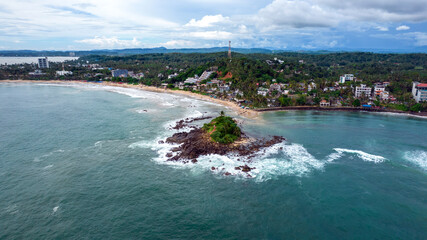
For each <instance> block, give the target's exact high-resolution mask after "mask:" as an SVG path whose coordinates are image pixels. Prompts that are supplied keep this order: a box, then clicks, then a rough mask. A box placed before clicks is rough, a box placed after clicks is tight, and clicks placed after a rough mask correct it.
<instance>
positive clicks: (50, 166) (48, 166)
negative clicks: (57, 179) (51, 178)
mask: <svg viewBox="0 0 427 240" xmlns="http://www.w3.org/2000/svg"><path fill="white" fill-rule="evenodd" d="M52 167H53V164H50V165H47V166H46V167H44V168H43V169H44V170H46V169H49V168H52Z"/></svg>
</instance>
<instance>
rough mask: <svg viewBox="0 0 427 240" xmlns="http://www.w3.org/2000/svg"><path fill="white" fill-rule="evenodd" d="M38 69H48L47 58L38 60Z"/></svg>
mask: <svg viewBox="0 0 427 240" xmlns="http://www.w3.org/2000/svg"><path fill="white" fill-rule="evenodd" d="M38 63H39V68H49V61H48V60H47V57H44V58H39V61H38Z"/></svg>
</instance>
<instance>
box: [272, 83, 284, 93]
mask: <svg viewBox="0 0 427 240" xmlns="http://www.w3.org/2000/svg"><path fill="white" fill-rule="evenodd" d="M273 91H277V92H279V93H280V92H282V91H281V87H280V85H279V84H277V83H274V84H271V85H270V92H273Z"/></svg>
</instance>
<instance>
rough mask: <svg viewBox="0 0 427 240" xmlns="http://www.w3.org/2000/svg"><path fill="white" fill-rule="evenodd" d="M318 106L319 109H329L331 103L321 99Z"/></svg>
mask: <svg viewBox="0 0 427 240" xmlns="http://www.w3.org/2000/svg"><path fill="white" fill-rule="evenodd" d="M320 106H321V107H330V106H331V103H330V102H328V101H326V100H325V99H323V100H322V101H320Z"/></svg>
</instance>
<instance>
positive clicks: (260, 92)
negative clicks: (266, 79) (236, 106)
mask: <svg viewBox="0 0 427 240" xmlns="http://www.w3.org/2000/svg"><path fill="white" fill-rule="evenodd" d="M257 93H258V95H262V96H264V97H265V96H267V93H268V89H267V88H263V87H260V88H258V92H257Z"/></svg>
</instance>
